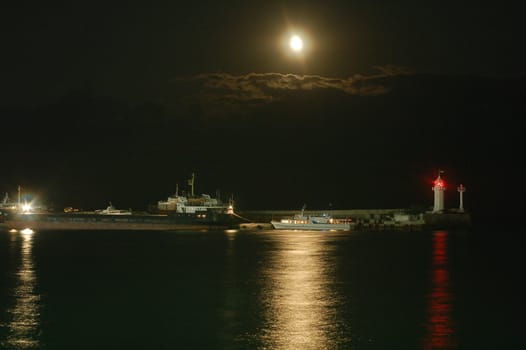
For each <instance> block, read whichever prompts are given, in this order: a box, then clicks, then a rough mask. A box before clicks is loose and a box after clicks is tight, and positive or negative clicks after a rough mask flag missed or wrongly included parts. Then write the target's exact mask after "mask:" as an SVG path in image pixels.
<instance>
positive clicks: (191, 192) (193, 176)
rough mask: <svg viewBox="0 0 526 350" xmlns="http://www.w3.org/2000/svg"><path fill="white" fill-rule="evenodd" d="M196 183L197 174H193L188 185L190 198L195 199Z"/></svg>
mask: <svg viewBox="0 0 526 350" xmlns="http://www.w3.org/2000/svg"><path fill="white" fill-rule="evenodd" d="M194 181H195V174H194V173H192V178H191V179H189V180H188V185H189V186H190V196H191V197H194Z"/></svg>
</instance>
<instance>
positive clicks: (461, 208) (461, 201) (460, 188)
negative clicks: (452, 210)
mask: <svg viewBox="0 0 526 350" xmlns="http://www.w3.org/2000/svg"><path fill="white" fill-rule="evenodd" d="M457 191H458V193H459V196H460V199H459V204H458V211H459V212H461V213H463V212H464V192H466V187H464V185H462V184H460V185H459V186H458V187H457Z"/></svg>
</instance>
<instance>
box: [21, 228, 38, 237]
mask: <svg viewBox="0 0 526 350" xmlns="http://www.w3.org/2000/svg"><path fill="white" fill-rule="evenodd" d="M20 232H22V233H23V234H24V235H31V234H33V233H35V231H33V230H32V229H30V228H25V229H23V230H22V231H20Z"/></svg>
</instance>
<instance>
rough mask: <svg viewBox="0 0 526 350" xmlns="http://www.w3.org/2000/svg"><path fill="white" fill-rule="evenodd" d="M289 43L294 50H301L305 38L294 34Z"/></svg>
mask: <svg viewBox="0 0 526 350" xmlns="http://www.w3.org/2000/svg"><path fill="white" fill-rule="evenodd" d="M289 44H290V48H291V49H292V50H293V51H296V52H299V51H301V50H302V49H303V40H302V39H301V38H300V37H299V36H297V35H293V36H292V37H291V38H290V42H289Z"/></svg>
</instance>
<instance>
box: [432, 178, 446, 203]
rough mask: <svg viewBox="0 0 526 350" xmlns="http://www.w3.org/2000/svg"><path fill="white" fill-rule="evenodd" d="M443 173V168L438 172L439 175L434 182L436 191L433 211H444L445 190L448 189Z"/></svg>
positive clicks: (433, 188) (434, 190)
mask: <svg viewBox="0 0 526 350" xmlns="http://www.w3.org/2000/svg"><path fill="white" fill-rule="evenodd" d="M441 173H443V171H442V170H440V171H439V172H438V176H437V178H436V179H435V181H434V182H433V184H434V186H433V187H432V190H433V192H435V202H434V205H433V213H442V212H443V211H444V191H445V190H446V185H445V183H444V180H442V178H441V177H440V174H441Z"/></svg>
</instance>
